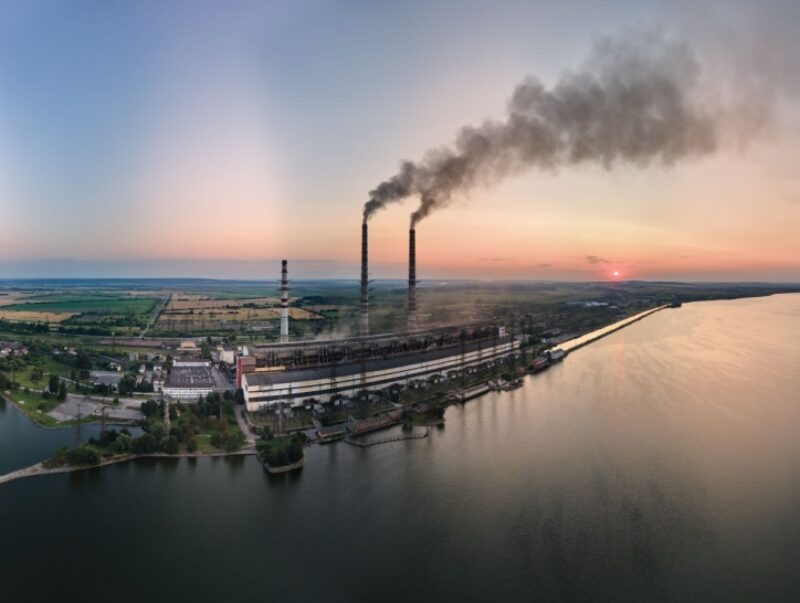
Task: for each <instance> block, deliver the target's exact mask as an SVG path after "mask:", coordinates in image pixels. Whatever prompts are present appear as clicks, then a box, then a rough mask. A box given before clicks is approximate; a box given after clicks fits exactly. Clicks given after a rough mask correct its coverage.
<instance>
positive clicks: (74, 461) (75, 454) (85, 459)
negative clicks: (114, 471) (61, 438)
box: [64, 445, 100, 465]
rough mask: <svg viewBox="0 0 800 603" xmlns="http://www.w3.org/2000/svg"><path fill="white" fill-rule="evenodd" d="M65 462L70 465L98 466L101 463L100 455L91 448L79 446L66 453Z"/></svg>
mask: <svg viewBox="0 0 800 603" xmlns="http://www.w3.org/2000/svg"><path fill="white" fill-rule="evenodd" d="M64 461H65V462H66V463H67V464H68V465H97V464H98V463H99V462H100V453H99V452H97V449H95V448H92V447H91V446H86V445H83V446H78V447H77V448H70V449H69V450H67V451H66V453H65V454H64Z"/></svg>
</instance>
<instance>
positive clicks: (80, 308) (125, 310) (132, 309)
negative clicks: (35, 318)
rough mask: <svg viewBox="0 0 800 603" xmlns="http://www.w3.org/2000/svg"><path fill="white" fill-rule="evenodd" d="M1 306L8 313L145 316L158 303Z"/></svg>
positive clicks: (71, 301) (80, 300) (93, 300)
mask: <svg viewBox="0 0 800 603" xmlns="http://www.w3.org/2000/svg"><path fill="white" fill-rule="evenodd" d="M64 297H65V299H59V300H52V301H41V302H29V303H21V304H13V305H10V306H3V310H6V311H9V312H15V311H22V312H76V313H84V312H91V313H94V314H129V313H130V314H147V313H148V312H152V311H153V310H154V309H155V305H156V303H157V302H158V301H159V300H158V299H155V298H150V297H100V298H98V297H69V296H64Z"/></svg>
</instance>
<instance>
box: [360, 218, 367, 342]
mask: <svg viewBox="0 0 800 603" xmlns="http://www.w3.org/2000/svg"><path fill="white" fill-rule="evenodd" d="M367 248H368V245H367V221H366V220H364V222H363V223H362V224H361V320H360V323H359V334H360V335H362V336H363V335H369V270H368V268H367V265H368V260H367Z"/></svg>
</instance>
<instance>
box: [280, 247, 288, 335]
mask: <svg viewBox="0 0 800 603" xmlns="http://www.w3.org/2000/svg"><path fill="white" fill-rule="evenodd" d="M286 264H287V261H286V260H281V343H286V342H287V341H289V276H288V270H287V269H286Z"/></svg>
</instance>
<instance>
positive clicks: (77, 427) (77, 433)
mask: <svg viewBox="0 0 800 603" xmlns="http://www.w3.org/2000/svg"><path fill="white" fill-rule="evenodd" d="M77 418H78V422H77V423H75V448H77V447H78V446H80V445H81V403H80V402H78V417H77Z"/></svg>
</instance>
